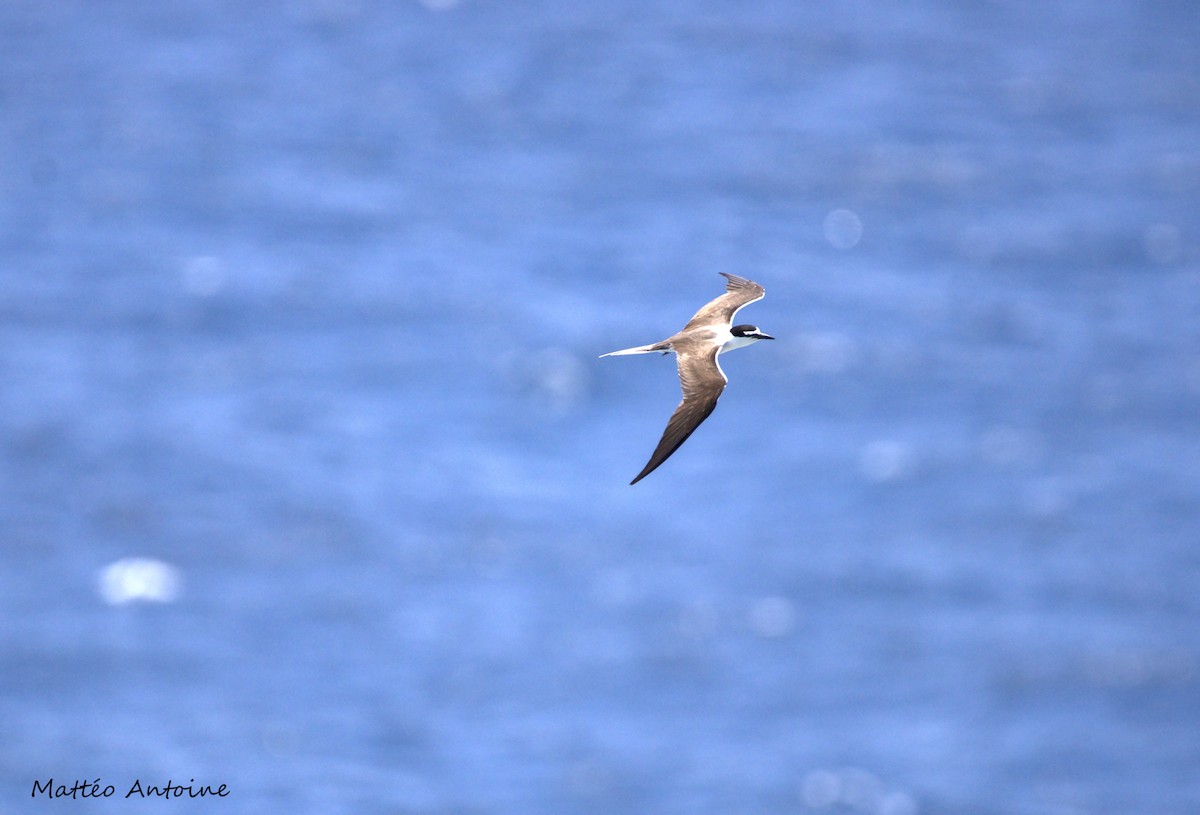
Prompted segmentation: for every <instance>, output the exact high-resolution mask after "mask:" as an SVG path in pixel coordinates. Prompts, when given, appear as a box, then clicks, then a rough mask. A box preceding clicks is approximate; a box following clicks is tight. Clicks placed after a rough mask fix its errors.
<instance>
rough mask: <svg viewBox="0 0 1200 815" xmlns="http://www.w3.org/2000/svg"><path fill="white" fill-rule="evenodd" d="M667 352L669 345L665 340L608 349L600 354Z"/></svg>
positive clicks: (622, 354)
mask: <svg viewBox="0 0 1200 815" xmlns="http://www.w3.org/2000/svg"><path fill="white" fill-rule="evenodd" d="M655 353H658V354H669V353H671V346H670V345H669V344H668V343H667V342H665V341H664V342H653V343H650V344H649V345H639V346H638V347H637V348H624V349H622V350H620V351H609V352H608V353H607V354H601V355H600V356H601V358H603V357H620V356H624V355H625V354H655Z"/></svg>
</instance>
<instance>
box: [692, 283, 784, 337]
mask: <svg viewBox="0 0 1200 815" xmlns="http://www.w3.org/2000/svg"><path fill="white" fill-rule="evenodd" d="M721 274H722V275H724V276H725V277H726V278H728V279H729V282H728V283H727V284H726V285H725V293H724V294H722V295H721V296H720V297H718V298H717V299H716V300H713V301H712V302H710V303H708V304H707V305H705V306H704V307H703V308H702V309H700V310H699V311H697V312H696V313H695V315H694V316H693V317H692V319H690V320H688V324H687V325H685V326H684V327H683V330H684V331H687V330H688V329H689V328H695V327H696V326H698V325H712V324H713V323H721V322H723V323H725V324H726V325H729V324H731V323H732V322H733V315H735V314H737V313H738V311H739V310H740V309H741V308H742V306H746V305H749V304H750V303H753V302H755V301H757V300H761V299H763V295H764V294H766V289H764V288H763V287H762V286H760V285H758V284H757V283H755V282H754V281H753V280H747V279H746V278H744V277H738V276H737V275H732V274H727V273H726V272H721Z"/></svg>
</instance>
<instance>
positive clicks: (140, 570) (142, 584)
mask: <svg viewBox="0 0 1200 815" xmlns="http://www.w3.org/2000/svg"><path fill="white" fill-rule="evenodd" d="M97 582H98V585H97V589H98V591H99V592H100V597H101V598H102V599H103V600H104V602H106V603H108V604H109V605H110V606H122V605H126V604H128V603H139V602H140V603H172V602H174V601H175V600H176V599H178V598H179V594H180V591H181V590H182V588H183V578H182V576H181V575H180V572H179V569H177V568H176V567H174V566H172V565H171V564H169V563H164V562H163V561H161V560H153V559H151V558H140V557H133V558H122V559H121V560H118V561H116V562H114V563H110V564H108V565H107V566H105V567H104V568H103V569H101V570H100V575H99V579H98V581H97Z"/></svg>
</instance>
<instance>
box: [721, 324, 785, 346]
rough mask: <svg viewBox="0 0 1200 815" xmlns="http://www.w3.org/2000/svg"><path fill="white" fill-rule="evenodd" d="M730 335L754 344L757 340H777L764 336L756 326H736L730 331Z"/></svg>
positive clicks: (767, 335)
mask: <svg viewBox="0 0 1200 815" xmlns="http://www.w3.org/2000/svg"><path fill="white" fill-rule="evenodd" d="M729 333H730V334H732V335H733V336H735V337H741V338H742V339H745V340H750V341H751V342H754V341H756V340H773V339H775V338H774V337H772V336H771V335H770V334H764V333H763V332H762V331H760V330H759V329H758V326H756V325H735V326H734V327H733V328H731V329H729Z"/></svg>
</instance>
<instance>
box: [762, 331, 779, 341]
mask: <svg viewBox="0 0 1200 815" xmlns="http://www.w3.org/2000/svg"><path fill="white" fill-rule="evenodd" d="M758 338H759V339H760V340H773V339H775V338H774V337H772V336H771V335H770V334H764V333H762V332H761V331H759V332H758Z"/></svg>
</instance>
